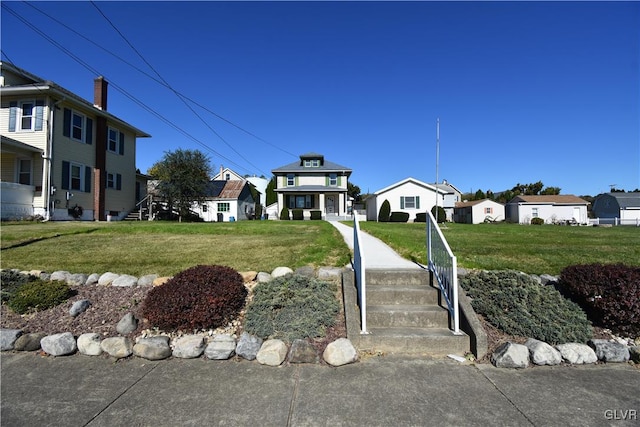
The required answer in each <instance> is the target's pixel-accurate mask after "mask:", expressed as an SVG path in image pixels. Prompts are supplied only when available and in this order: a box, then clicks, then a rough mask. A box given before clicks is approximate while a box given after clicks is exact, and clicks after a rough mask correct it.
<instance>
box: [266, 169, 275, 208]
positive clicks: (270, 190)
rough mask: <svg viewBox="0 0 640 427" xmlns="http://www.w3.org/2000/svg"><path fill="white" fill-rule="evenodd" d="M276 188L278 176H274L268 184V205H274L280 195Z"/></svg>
mask: <svg viewBox="0 0 640 427" xmlns="http://www.w3.org/2000/svg"><path fill="white" fill-rule="evenodd" d="M275 189H276V177H275V176H273V177H271V180H270V181H269V184H267V189H266V190H265V192H266V199H265V203H266V204H267V206H269V205H272V204H274V203H275V202H277V201H278V195H277V194H276V192H275Z"/></svg>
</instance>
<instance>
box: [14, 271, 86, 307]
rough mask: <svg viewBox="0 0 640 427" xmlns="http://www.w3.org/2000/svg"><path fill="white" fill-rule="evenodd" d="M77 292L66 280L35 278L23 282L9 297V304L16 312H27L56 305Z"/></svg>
mask: <svg viewBox="0 0 640 427" xmlns="http://www.w3.org/2000/svg"><path fill="white" fill-rule="evenodd" d="M75 294H76V292H75V291H73V290H72V289H71V288H70V287H69V285H68V284H67V283H65V282H61V281H58V280H54V281H48V280H47V281H45V280H41V279H35V280H32V281H30V282H26V283H24V284H22V285H21V286H20V287H19V288H18V289H17V290H16V291H15V292H14V293H13V294H12V295H11V296H10V297H9V300H8V302H7V305H8V306H9V307H10V308H11V309H12V310H13V311H15V312H16V313H18V314H25V313H28V312H30V311H34V310H35V311H38V310H46V309H48V308H51V307H55V306H56V305H58V304H62V303H63V302H65V301H66V300H68V299H69V298H71V297H72V296H73V295H75Z"/></svg>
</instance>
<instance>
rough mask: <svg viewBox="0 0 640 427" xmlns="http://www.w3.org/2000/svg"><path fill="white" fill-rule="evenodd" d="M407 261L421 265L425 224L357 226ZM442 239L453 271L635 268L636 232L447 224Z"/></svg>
mask: <svg viewBox="0 0 640 427" xmlns="http://www.w3.org/2000/svg"><path fill="white" fill-rule="evenodd" d="M360 227H361V229H362V230H363V231H366V232H368V233H370V234H372V235H374V236H376V237H378V238H379V239H381V240H383V241H385V242H386V243H387V244H388V245H390V246H391V247H392V248H394V249H395V250H396V251H397V252H398V253H400V254H401V255H402V256H403V257H405V258H407V259H411V260H414V261H418V262H421V263H423V264H424V263H425V260H426V243H425V224H424V223H406V224H405V223H378V222H361V223H360ZM443 233H444V236H445V238H446V239H447V241H448V242H449V246H450V247H451V250H452V251H453V253H454V254H455V255H456V257H457V258H458V265H459V266H460V267H465V268H478V269H486V270H508V269H513V270H520V271H523V272H525V273H530V274H544V273H547V274H554V275H555V274H559V273H560V271H561V270H562V269H563V268H564V267H566V266H569V265H574V264H588V263H596V262H599V263H624V264H628V265H640V228H637V227H613V228H603V227H563V226H552V225H543V226H526V225H518V224H506V223H503V224H477V225H472V224H447V226H446V228H445V229H443Z"/></svg>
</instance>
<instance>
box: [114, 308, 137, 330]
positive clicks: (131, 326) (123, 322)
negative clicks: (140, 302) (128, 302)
mask: <svg viewBox="0 0 640 427" xmlns="http://www.w3.org/2000/svg"><path fill="white" fill-rule="evenodd" d="M137 328H138V319H136V318H135V317H134V316H133V314H132V313H127V314H125V315H124V316H123V317H122V319H120V321H119V322H118V324H117V325H116V331H117V332H118V333H119V334H120V335H128V334H130V333H131V332H133V331H135V330H136V329H137Z"/></svg>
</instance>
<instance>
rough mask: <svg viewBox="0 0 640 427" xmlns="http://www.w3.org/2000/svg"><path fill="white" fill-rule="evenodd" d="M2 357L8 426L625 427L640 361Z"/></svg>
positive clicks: (636, 405)
mask: <svg viewBox="0 0 640 427" xmlns="http://www.w3.org/2000/svg"><path fill="white" fill-rule="evenodd" d="M0 362H1V365H2V370H1V371H2V378H1V380H2V384H1V391H2V403H1V411H2V412H1V423H2V425H3V426H14V427H19V426H33V425H47V426H65V427H67V426H118V425H136V426H138V425H139V426H183V425H230V426H252V427H253V426H337V425H342V426H346V425H348V426H428V425H439V426H440V425H444V426H446V425H450V426H467V425H478V426H494V425H510V426H531V425H535V426H555V425H564V426H578V425H579V426H603V425H616V426H627V425H628V426H630V425H637V423H638V419H637V416H638V415H637V413H638V412H640V400H639V399H638V392H639V391H640V390H639V384H640V371H639V370H638V369H636V368H633V367H631V366H629V365H626V364H617V365H614V364H611V365H598V366H581V367H568V366H558V367H535V368H529V369H525V370H508V369H497V368H494V367H493V366H491V365H477V366H476V365H470V364H459V363H458V362H454V361H451V360H441V359H424V358H422V359H419V358H407V357H404V358H400V357H397V358H394V357H370V358H366V359H364V360H362V361H360V362H358V363H355V364H352V365H346V366H342V367H339V368H331V367H328V366H323V365H283V366H281V367H277V368H274V367H268V366H263V365H260V364H258V363H257V362H255V361H253V362H250V361H246V360H241V359H235V360H227V361H213V360H204V359H202V358H200V359H193V360H185V359H166V360H162V361H157V362H152V361H147V360H144V359H139V358H133V359H127V360H120V361H118V362H115V361H114V360H113V359H110V358H107V357H102V356H98V357H90V356H83V355H79V354H76V355H72V356H64V357H58V358H54V357H42V356H39V355H37V354H36V353H3V354H2V356H0ZM634 411H635V412H634ZM623 415H624V416H625V417H626V419H622V416H623Z"/></svg>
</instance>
